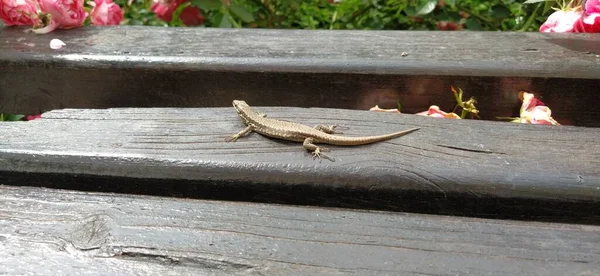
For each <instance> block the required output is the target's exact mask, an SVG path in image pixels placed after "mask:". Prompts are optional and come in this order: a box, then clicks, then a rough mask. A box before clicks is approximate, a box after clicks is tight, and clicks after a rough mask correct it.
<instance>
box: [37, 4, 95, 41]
mask: <svg viewBox="0 0 600 276" xmlns="http://www.w3.org/2000/svg"><path fill="white" fill-rule="evenodd" d="M39 3H40V8H41V10H42V12H44V13H47V14H49V15H50V18H49V19H50V22H49V23H48V25H47V26H43V28H40V29H34V30H33V32H35V33H38V34H46V33H49V32H51V31H54V30H55V29H58V28H62V29H71V28H77V27H81V26H82V25H83V22H84V21H85V19H86V18H87V16H88V14H87V13H86V12H85V10H84V9H83V0H39Z"/></svg>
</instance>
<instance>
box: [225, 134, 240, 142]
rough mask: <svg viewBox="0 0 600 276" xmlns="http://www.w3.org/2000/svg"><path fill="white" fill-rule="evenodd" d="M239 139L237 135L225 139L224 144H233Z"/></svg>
mask: <svg viewBox="0 0 600 276" xmlns="http://www.w3.org/2000/svg"><path fill="white" fill-rule="evenodd" d="M238 138H239V137H238V136H237V135H232V136H229V137H227V138H225V142H235V141H236V140H237V139H238Z"/></svg>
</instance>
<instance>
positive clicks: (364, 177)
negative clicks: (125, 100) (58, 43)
mask: <svg viewBox="0 0 600 276" xmlns="http://www.w3.org/2000/svg"><path fill="white" fill-rule="evenodd" d="M249 104H250V105H252V102H249ZM257 109H258V110H260V111H263V112H265V113H266V114H268V116H269V117H272V118H279V119H285V120H292V121H296V122H300V123H304V124H307V125H316V124H319V123H325V124H337V125H340V126H342V127H347V128H348V130H345V131H344V134H345V135H348V136H359V135H374V134H384V133H389V132H393V131H401V130H404V129H408V128H412V127H416V126H418V127H421V130H419V131H417V132H414V133H411V134H410V135H407V136H403V137H400V138H397V139H394V140H391V141H388V142H382V143H377V144H372V145H366V146H360V147H334V146H332V147H330V148H332V152H331V153H329V154H330V155H331V156H332V157H334V158H336V159H337V161H336V162H329V161H327V160H324V161H322V162H319V161H317V160H313V159H312V158H311V157H310V154H309V153H307V152H306V151H305V150H304V149H303V148H302V146H301V144H299V143H292V142H285V141H278V140H273V139H268V138H265V137H262V136H260V135H258V134H252V135H250V136H248V137H244V138H243V139H240V140H239V141H238V142H235V143H231V142H225V141H224V139H225V138H226V137H228V136H229V135H231V134H234V133H237V132H238V131H239V130H241V129H242V128H243V127H244V125H243V123H242V122H241V120H240V119H239V118H238V117H237V114H235V112H234V110H233V108H205V109H179V108H162V109H161V108H154V109H152V108H151V109H143V108H139V109H138V108H125V109H104V110H75V109H67V110H58V111H53V112H49V113H46V114H44V116H43V119H41V120H35V121H30V122H21V123H3V124H0V133H2V134H3V135H4V137H3V139H2V140H0V180H1V181H3V182H2V183H5V184H11V185H37V186H48V187H60V188H69V189H81V190H91V191H116V192H123V193H143V194H157V195H175V196H185V197H195V198H219V199H228V200H251V201H266V202H281V203H295V204H310V205H325V206H345V207H354V208H379V209H388V210H404V211H415V212H433V213H443V214H467V215H479V216H492V217H503V216H508V217H513V218H532V217H546V216H549V217H554V219H560V220H567V221H568V220H574V219H577V218H581V219H586V220H590V221H591V222H593V223H598V222H600V220H599V219H598V218H600V208H599V207H600V171H599V170H598V160H600V145H598V143H597V137H599V134H600V130H599V129H595V128H582V127H568V126H559V127H556V126H554V127H553V126H539V125H522V124H514V123H490V122H484V121H473V120H450V119H433V118H426V117H422V116H416V115H404V114H389V113H377V112H367V111H352V110H338V109H321V108H310V109H307V108H292V107H262V108H261V107H259V108H257ZM111 177H112V178H111ZM83 183H86V184H85V185H84V184H83Z"/></svg>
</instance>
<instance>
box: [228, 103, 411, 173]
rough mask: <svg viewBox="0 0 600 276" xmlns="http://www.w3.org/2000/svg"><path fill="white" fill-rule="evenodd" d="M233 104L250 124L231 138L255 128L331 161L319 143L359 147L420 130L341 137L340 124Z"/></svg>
mask: <svg viewBox="0 0 600 276" xmlns="http://www.w3.org/2000/svg"><path fill="white" fill-rule="evenodd" d="M233 107H234V108H235V111H236V112H237V114H238V115H239V116H240V118H241V119H242V121H244V123H245V124H246V125H247V127H246V128H245V129H244V130H242V131H240V132H239V133H237V134H235V135H232V136H231V137H229V138H228V139H227V141H235V140H237V139H238V138H240V137H242V136H245V135H247V134H249V133H250V132H252V131H254V132H258V133H260V134H262V135H265V136H268V137H272V138H277V139H283V140H288V141H294V142H303V143H304V144H303V146H304V148H305V149H307V150H312V151H313V153H312V155H313V157H314V158H317V157H318V158H321V156H323V157H325V158H327V159H329V160H331V161H335V160H334V159H332V158H330V157H328V156H326V155H325V154H322V153H321V152H323V151H328V149H326V148H321V147H318V146H316V145H315V143H322V144H329V145H337V146H358V145H365V144H371V143H375V142H380V141H384V140H389V139H392V138H396V137H400V136H402V135H405V134H408V133H411V132H413V131H415V130H418V129H419V128H411V129H408V130H404V131H400V132H395V133H390V134H385V135H378V136H365V137H347V136H337V135H332V134H334V133H335V130H334V129H335V128H336V126H324V125H317V126H315V127H314V128H312V127H310V126H307V125H303V124H299V123H294V122H288V121H281V120H275V119H271V118H267V116H266V115H264V114H262V113H259V112H257V111H255V110H254V109H252V108H251V107H250V106H249V105H248V104H247V103H246V102H245V101H238V100H235V101H233ZM314 158H313V159H314Z"/></svg>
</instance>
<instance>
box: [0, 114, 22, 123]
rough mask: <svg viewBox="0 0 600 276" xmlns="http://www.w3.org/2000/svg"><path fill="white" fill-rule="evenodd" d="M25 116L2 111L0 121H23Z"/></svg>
mask: <svg viewBox="0 0 600 276" xmlns="http://www.w3.org/2000/svg"><path fill="white" fill-rule="evenodd" d="M23 118H25V116H24V115H15V114H4V113H0V122H4V121H22V120H23Z"/></svg>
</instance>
